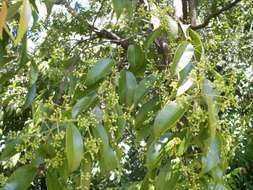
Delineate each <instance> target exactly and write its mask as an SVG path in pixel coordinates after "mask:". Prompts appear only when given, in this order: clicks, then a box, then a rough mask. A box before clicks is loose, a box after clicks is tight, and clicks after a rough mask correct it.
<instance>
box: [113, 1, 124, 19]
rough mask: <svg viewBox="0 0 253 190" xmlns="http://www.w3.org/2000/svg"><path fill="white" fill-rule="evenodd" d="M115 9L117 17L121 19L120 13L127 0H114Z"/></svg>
mask: <svg viewBox="0 0 253 190" xmlns="http://www.w3.org/2000/svg"><path fill="white" fill-rule="evenodd" d="M112 5H113V10H114V12H115V13H116V16H117V18H118V19H119V17H120V15H121V14H122V12H123V11H124V8H125V5H126V4H125V0H124V1H122V0H112Z"/></svg>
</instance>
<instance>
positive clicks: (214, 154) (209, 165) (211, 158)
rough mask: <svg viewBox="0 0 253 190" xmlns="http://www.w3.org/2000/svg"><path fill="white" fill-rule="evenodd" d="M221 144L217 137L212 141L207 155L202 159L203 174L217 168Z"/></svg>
mask: <svg viewBox="0 0 253 190" xmlns="http://www.w3.org/2000/svg"><path fill="white" fill-rule="evenodd" d="M219 155H220V142H219V139H218V138H217V137H216V138H214V139H212V141H211V144H210V146H209V147H208V149H207V152H206V155H204V156H203V157H202V172H203V173H206V172H209V171H210V170H212V169H213V168H215V167H216V166H217V164H218V163H219V160H220V157H219Z"/></svg>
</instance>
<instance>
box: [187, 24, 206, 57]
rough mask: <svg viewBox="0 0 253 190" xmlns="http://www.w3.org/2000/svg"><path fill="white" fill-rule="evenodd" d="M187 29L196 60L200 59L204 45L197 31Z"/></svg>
mask: <svg viewBox="0 0 253 190" xmlns="http://www.w3.org/2000/svg"><path fill="white" fill-rule="evenodd" d="M189 31H190V32H189V33H190V37H191V40H192V44H193V46H194V50H195V56H196V59H197V61H201V59H202V57H203V54H204V47H203V44H202V41H201V39H200V36H199V35H198V33H197V32H195V31H194V30H191V29H190V30H189Z"/></svg>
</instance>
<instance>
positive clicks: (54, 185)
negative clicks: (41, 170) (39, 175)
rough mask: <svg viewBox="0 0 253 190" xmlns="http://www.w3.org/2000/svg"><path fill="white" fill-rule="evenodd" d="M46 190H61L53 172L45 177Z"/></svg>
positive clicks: (60, 185) (57, 178)
mask: <svg viewBox="0 0 253 190" xmlns="http://www.w3.org/2000/svg"><path fill="white" fill-rule="evenodd" d="M46 184H47V190H56V189H63V186H62V184H60V182H59V177H58V176H57V174H56V172H55V171H49V172H47V175H46Z"/></svg>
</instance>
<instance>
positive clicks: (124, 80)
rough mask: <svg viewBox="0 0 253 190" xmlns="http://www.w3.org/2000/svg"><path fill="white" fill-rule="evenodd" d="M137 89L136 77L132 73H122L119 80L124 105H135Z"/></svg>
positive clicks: (120, 95)
mask: <svg viewBox="0 0 253 190" xmlns="http://www.w3.org/2000/svg"><path fill="white" fill-rule="evenodd" d="M136 87H137V82H136V78H135V76H134V75H133V74H132V73H131V72H130V71H126V70H123V71H121V72H120V78H119V98H120V102H121V103H122V104H125V105H127V106H131V105H132V104H133V100H134V93H135V89H136Z"/></svg>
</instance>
